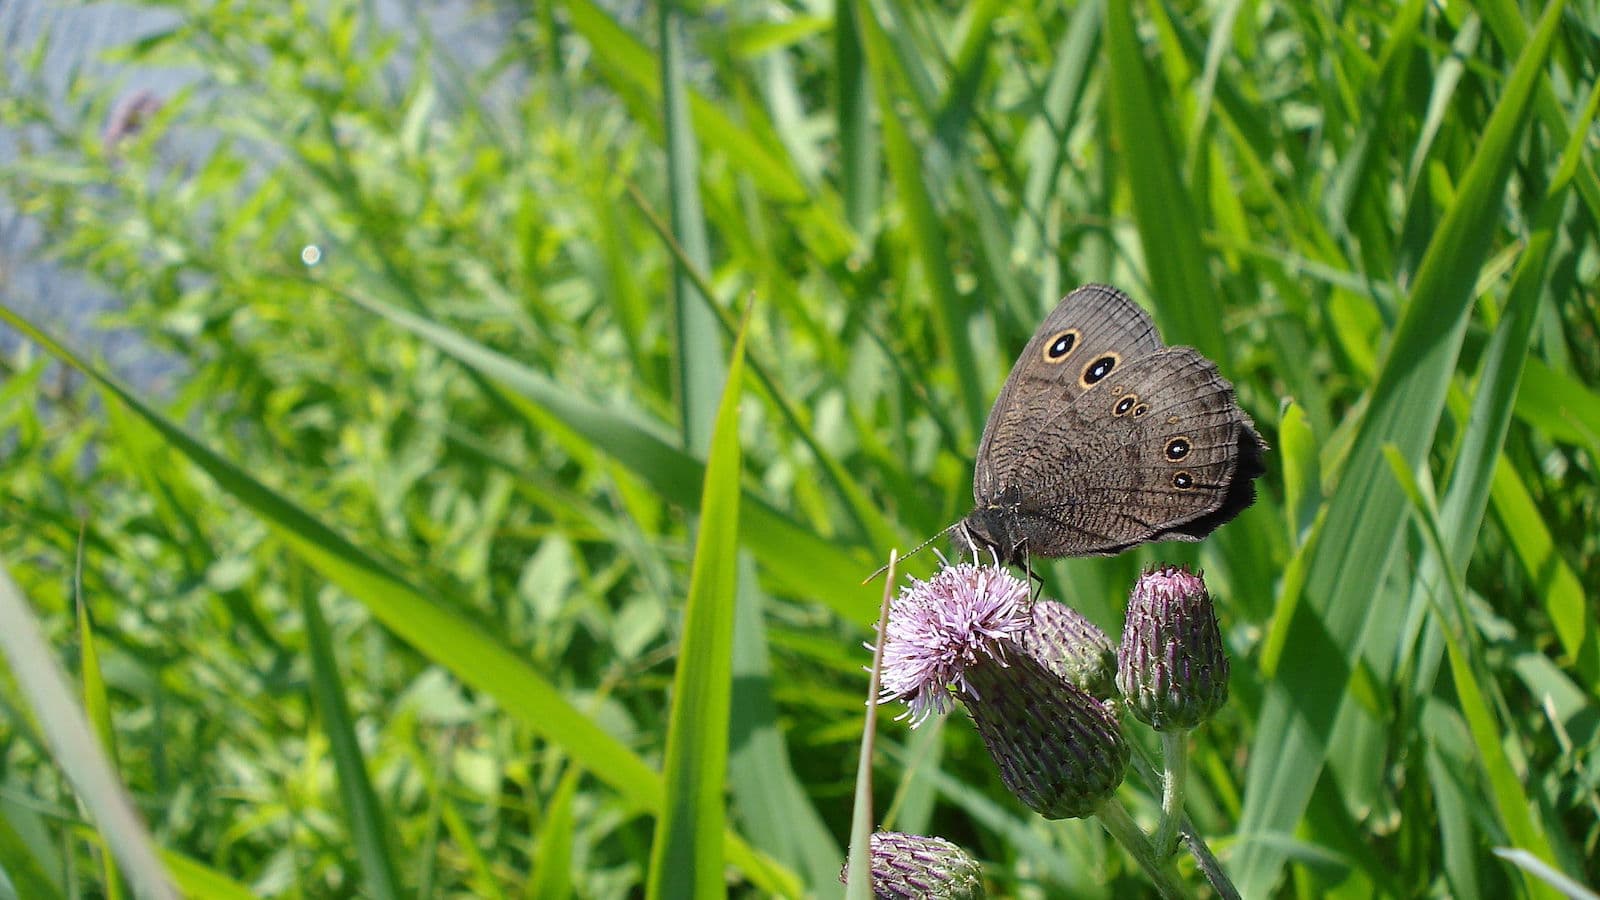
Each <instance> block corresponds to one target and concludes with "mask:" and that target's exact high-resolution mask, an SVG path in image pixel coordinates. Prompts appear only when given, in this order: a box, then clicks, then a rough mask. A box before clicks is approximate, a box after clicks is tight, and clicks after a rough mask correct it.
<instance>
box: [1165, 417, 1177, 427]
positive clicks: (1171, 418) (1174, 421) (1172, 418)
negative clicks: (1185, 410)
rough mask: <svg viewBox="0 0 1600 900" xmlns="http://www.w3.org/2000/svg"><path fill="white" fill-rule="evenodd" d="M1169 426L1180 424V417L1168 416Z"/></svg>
mask: <svg viewBox="0 0 1600 900" xmlns="http://www.w3.org/2000/svg"><path fill="white" fill-rule="evenodd" d="M1167 424H1168V425H1176V424H1178V417H1177V416H1167Z"/></svg>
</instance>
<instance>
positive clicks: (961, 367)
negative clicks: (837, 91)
mask: <svg viewBox="0 0 1600 900" xmlns="http://www.w3.org/2000/svg"><path fill="white" fill-rule="evenodd" d="M856 20H857V25H858V26H859V28H860V31H861V38H862V46H863V47H864V48H865V49H866V56H867V67H868V69H869V70H870V71H871V72H872V84H873V91H874V96H875V97H876V99H877V104H878V108H879V109H880V110H882V115H881V116H880V119H881V123H880V124H881V125H882V128H883V144H884V154H885V156H884V158H885V159H886V160H887V162H888V164H889V174H890V177H891V179H892V180H893V182H894V186H895V190H896V192H897V196H898V199H899V201H900V205H901V208H902V209H904V211H905V216H906V225H905V227H906V228H907V229H908V230H909V236H910V238H911V243H912V246H913V247H914V248H915V253H916V258H917V260H918V261H919V262H920V263H921V269H922V277H923V279H924V280H925V281H926V283H927V286H928V288H929V290H930V291H931V292H932V294H933V297H932V298H931V305H932V307H933V321H934V325H935V327H936V329H937V331H938V334H939V343H940V345H941V346H942V347H943V348H944V351H945V355H946V356H947V357H948V358H949V360H950V365H951V366H952V367H953V369H954V371H955V372H956V373H957V379H956V388H957V390H958V391H959V396H960V397H961V413H962V415H961V416H960V422H961V423H962V424H961V434H962V435H963V436H964V437H972V436H975V435H976V434H977V433H978V432H979V431H981V430H982V428H983V419H984V416H985V415H987V413H988V411H989V404H988V402H987V401H986V400H985V399H984V398H983V397H982V396H981V395H980V393H979V384H980V382H979V380H978V378H977V377H976V375H977V372H978V368H977V363H976V359H977V357H976V355H975V354H974V352H973V348H972V339H971V335H970V333H969V331H968V328H967V313H968V310H967V304H966V302H965V301H964V300H963V299H962V297H961V293H960V291H958V290H956V284H955V279H954V277H953V275H952V270H953V267H952V265H951V261H950V256H949V252H948V240H947V237H946V235H945V232H944V227H943V225H942V224H941V220H940V217H939V215H938V213H937V212H936V211H935V209H934V204H933V198H932V197H931V195H930V193H929V190H928V184H927V182H925V181H924V180H923V177H924V172H925V171H926V160H925V159H924V158H923V154H922V152H921V151H920V150H919V149H918V148H917V146H916V145H915V144H914V143H912V140H911V136H910V135H909V134H908V133H907V132H906V125H905V122H904V121H903V120H902V119H901V116H900V113H899V112H898V111H897V108H896V105H895V100H896V96H897V94H896V91H895V89H894V73H893V70H892V65H893V59H894V48H893V47H892V46H891V44H890V42H889V39H888V36H887V35H886V34H885V33H884V30H883V26H882V25H881V24H880V23H879V22H878V20H877V17H876V15H875V14H874V12H873V10H872V7H871V5H870V4H865V3H863V4H861V5H859V6H857V7H856Z"/></svg>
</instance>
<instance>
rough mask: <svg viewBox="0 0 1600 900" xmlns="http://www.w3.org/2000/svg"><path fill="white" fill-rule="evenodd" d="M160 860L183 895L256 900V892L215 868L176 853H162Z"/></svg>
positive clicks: (207, 898) (215, 898) (217, 899)
mask: <svg viewBox="0 0 1600 900" xmlns="http://www.w3.org/2000/svg"><path fill="white" fill-rule="evenodd" d="M161 861H162V862H164V863H166V865H167V871H169V872H171V873H172V879H173V880H174V881H176V882H177V883H178V888H179V889H180V890H181V891H182V892H183V896H185V897H204V898H206V900H256V894H255V893H254V892H252V891H251V890H250V889H249V888H247V887H245V886H244V885H242V884H240V883H239V882H237V881H234V880H233V879H232V878H229V877H228V876H226V875H224V874H222V873H221V872H219V871H217V870H216V869H213V868H211V867H210V866H207V865H205V864H204V863H201V862H197V861H195V860H193V859H190V858H189V857H187V856H183V855H181V854H178V853H162V854H161Z"/></svg>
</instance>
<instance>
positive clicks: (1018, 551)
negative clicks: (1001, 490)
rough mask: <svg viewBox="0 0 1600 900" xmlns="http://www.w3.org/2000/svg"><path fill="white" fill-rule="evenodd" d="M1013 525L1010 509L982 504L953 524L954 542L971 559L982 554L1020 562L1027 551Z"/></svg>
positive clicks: (1015, 521)
mask: <svg viewBox="0 0 1600 900" xmlns="http://www.w3.org/2000/svg"><path fill="white" fill-rule="evenodd" d="M1017 524H1018V523H1017V511H1016V510H1015V509H1014V508H1011V507H1008V506H1002V505H999V504H994V503H989V504H984V505H982V506H979V507H978V508H977V509H974V510H973V511H972V512H970V513H968V514H967V517H966V518H965V519H962V520H961V521H960V522H957V523H956V527H955V532H956V544H957V546H958V547H959V548H960V549H961V550H964V551H967V552H970V553H971V554H972V555H973V557H974V558H976V557H978V556H979V555H980V554H982V555H984V556H994V557H996V558H998V559H999V561H1000V562H1002V563H1004V564H1006V565H1022V564H1023V563H1024V561H1025V560H1026V558H1027V553H1026V548H1025V546H1024V543H1025V542H1024V541H1023V540H1022V535H1021V534H1020V533H1019V530H1018V528H1017V527H1016V526H1017Z"/></svg>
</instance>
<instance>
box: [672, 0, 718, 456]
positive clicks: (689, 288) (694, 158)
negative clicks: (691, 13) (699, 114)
mask: <svg viewBox="0 0 1600 900" xmlns="http://www.w3.org/2000/svg"><path fill="white" fill-rule="evenodd" d="M656 13H657V18H658V22H659V24H660V30H659V33H658V37H659V39H660V48H661V107H662V117H661V118H662V122H663V123H664V124H665V128H666V144H667V196H668V197H669V199H670V202H671V207H672V233H673V238H674V239H675V241H676V243H677V245H678V246H679V247H682V248H683V252H684V255H685V256H686V257H687V258H688V262H687V263H684V262H677V263H675V266H676V272H675V274H674V277H673V283H672V287H673V297H674V299H675V300H676V302H677V306H676V308H675V309H674V321H675V324H676V326H677V335H678V341H677V352H676V353H675V354H674V355H673V358H674V360H675V361H676V362H677V366H678V413H679V417H680V420H679V424H680V426H681V427H682V429H683V447H684V448H685V449H686V450H688V451H689V452H690V453H693V454H695V455H697V456H698V455H702V454H704V453H705V449H706V446H707V444H708V443H710V441H711V428H712V424H713V418H714V417H715V416H716V413H717V396H718V395H719V394H720V393H722V384H723V380H724V378H725V377H726V373H725V372H724V371H723V366H722V353H721V352H720V351H719V348H720V347H721V345H722V341H721V335H720V333H719V331H718V329H717V320H716V316H715V315H714V314H713V313H712V312H711V310H710V309H708V308H707V307H708V306H709V304H710V303H711V302H712V301H711V297H709V296H706V295H702V294H701V293H700V286H699V284H698V283H696V282H695V280H694V279H693V278H691V277H690V276H689V273H688V272H687V271H686V268H687V267H688V266H693V267H694V268H695V269H697V270H699V271H702V272H706V271H710V269H711V250H710V241H709V240H708V239H707V237H706V221H705V215H704V214H703V213H702V211H701V207H700V153H699V149H698V147H697V146H696V144H695V134H694V124H693V122H692V120H691V118H690V116H689V108H688V107H689V96H688V88H687V87H685V85H684V73H683V66H684V62H683V54H684V49H683V24H682V22H680V21H679V14H678V11H677V4H676V3H674V2H673V0H664V2H662V3H661V4H660V5H659V6H658V8H657V10H656Z"/></svg>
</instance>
